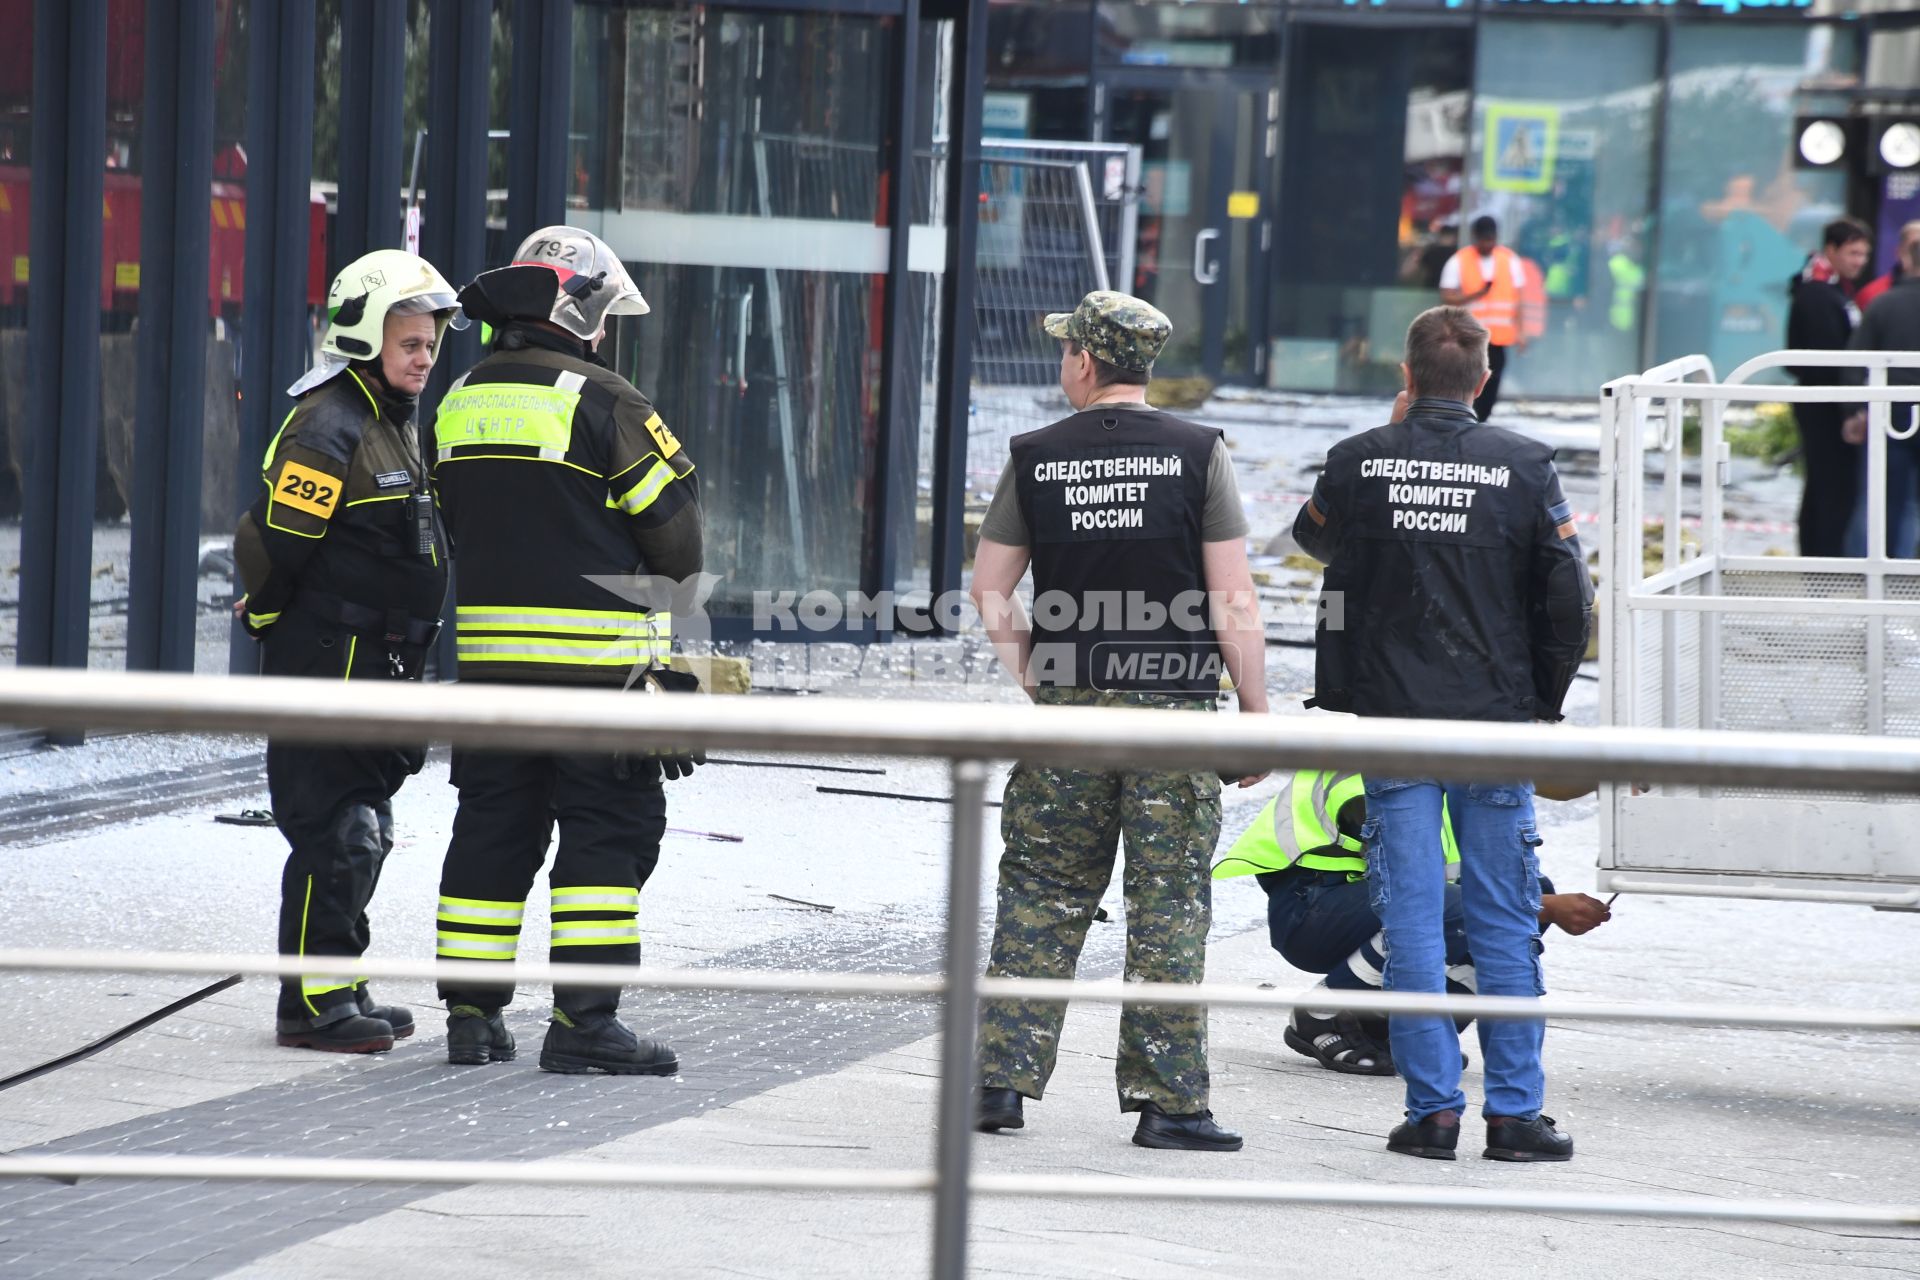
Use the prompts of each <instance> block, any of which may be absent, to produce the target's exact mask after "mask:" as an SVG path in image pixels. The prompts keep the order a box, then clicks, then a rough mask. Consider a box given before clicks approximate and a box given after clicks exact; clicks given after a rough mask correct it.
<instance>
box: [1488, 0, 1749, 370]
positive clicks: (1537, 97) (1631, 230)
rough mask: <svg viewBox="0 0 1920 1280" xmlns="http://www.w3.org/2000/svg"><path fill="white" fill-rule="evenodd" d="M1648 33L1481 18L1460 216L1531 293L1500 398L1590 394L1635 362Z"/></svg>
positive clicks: (1648, 27)
mask: <svg viewBox="0 0 1920 1280" xmlns="http://www.w3.org/2000/svg"><path fill="white" fill-rule="evenodd" d="M1714 34H1715V38H1716V39H1718V38H1721V33H1720V32H1718V31H1716V32H1715V33H1714ZM1659 36H1660V32H1659V30H1658V28H1657V27H1656V26H1655V25H1653V24H1649V23H1642V22H1620V23H1600V22H1558V23H1542V22H1538V21H1527V20H1525V19H1520V20H1513V19H1489V20H1487V21H1485V22H1483V23H1482V24H1481V27H1480V48H1479V57H1478V60H1477V61H1478V73H1477V76H1478V79H1477V84H1476V96H1475V99H1474V120H1473V150H1472V156H1471V160H1470V162H1469V164H1468V169H1467V183H1468V189H1469V192H1470V195H1469V198H1468V200H1467V202H1466V203H1467V207H1466V209H1465V210H1464V214H1465V216H1466V217H1467V218H1469V219H1471V218H1472V217H1474V216H1477V215H1479V214H1482V213H1486V214H1491V215H1493V216H1494V217H1495V218H1497V219H1498V220H1499V223H1500V239H1501V240H1502V242H1503V243H1505V244H1507V245H1509V246H1511V247H1512V248H1513V249H1514V250H1515V251H1516V252H1518V253H1519V254H1520V256H1521V257H1523V258H1525V259H1527V260H1528V262H1529V263H1531V264H1532V267H1533V269H1534V270H1535V271H1536V272H1537V273H1538V278H1539V279H1540V281H1541V291H1540V292H1541V297H1543V299H1544V306H1541V305H1539V303H1540V301H1541V297H1536V300H1535V301H1536V305H1535V306H1534V307H1531V308H1526V309H1525V310H1526V312H1527V313H1528V326H1529V328H1530V329H1531V330H1532V336H1531V339H1530V341H1529V344H1528V346H1527V349H1526V351H1525V352H1524V353H1522V354H1518V355H1516V356H1514V357H1513V358H1512V359H1511V360H1510V361H1509V362H1508V364H1507V370H1506V377H1505V382H1504V383H1503V390H1502V395H1503V396H1506V397H1508V398H1511V397H1512V396H1513V395H1515V394H1528V393H1531V394H1535V395H1564V396H1588V395H1593V394H1595V393H1597V391H1598V389H1599V387H1600V384H1601V383H1603V382H1605V381H1606V380H1607V379H1609V378H1615V377H1619V376H1621V375H1622V374H1627V373H1632V372H1636V371H1638V370H1639V368H1640V367H1641V362H1642V358H1641V342H1640V338H1641V329H1642V315H1643V312H1644V310H1645V307H1644V306H1643V299H1644V294H1645V290H1646V283H1647V260H1648V254H1647V245H1648V240H1649V237H1648V230H1649V224H1648V214H1649V212H1650V210H1649V208H1648V201H1649V194H1650V192H1651V190H1652V178H1653V172H1652V170H1653V130H1654V104H1655V100H1656V98H1657V96H1658V82H1657V66H1658V42H1659Z"/></svg>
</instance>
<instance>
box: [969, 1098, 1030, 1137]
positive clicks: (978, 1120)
mask: <svg viewBox="0 0 1920 1280" xmlns="http://www.w3.org/2000/svg"><path fill="white" fill-rule="evenodd" d="M1022 1102H1023V1099H1022V1098H1021V1097H1020V1091H1019V1090H1018V1089H982V1090H981V1091H980V1097H979V1101H978V1103H977V1105H976V1106H975V1108H974V1112H973V1127H974V1128H975V1129H977V1130H979V1131H980V1132H981V1133H998V1132H999V1131H1000V1130H1002V1129H1024V1128H1026V1127H1027V1118H1026V1116H1025V1115H1024V1114H1022V1113H1021V1110H1020V1107H1021V1104H1022Z"/></svg>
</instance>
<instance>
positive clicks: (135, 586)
mask: <svg viewBox="0 0 1920 1280" xmlns="http://www.w3.org/2000/svg"><path fill="white" fill-rule="evenodd" d="M213 27H214V0H147V28H146V39H147V49H146V104H145V116H146V118H145V120H144V121H143V130H144V143H143V146H142V149H141V150H142V154H141V163H140V181H141V189H142V191H141V196H142V203H141V212H140V264H141V266H140V331H139V334H138V337H137V342H138V353H137V359H138V364H137V366H136V380H137V389H136V391H135V395H134V405H135V410H134V415H135V416H134V441H133V482H132V495H131V496H132V502H131V504H130V506H131V508H132V520H133V560H132V566H131V571H130V575H129V576H130V590H129V601H128V619H127V668H128V670H131V671H184V672H191V671H192V670H193V664H194V640H195V630H196V626H197V623H198V613H199V581H200V553H199V548H200V463H201V451H202V444H203V437H204V433H205V418H206V413H205V396H206V365H207V328H208V312H207V259H208V255H209V251H210V248H211V242H212V232H211V230H210V218H211V212H212V211H211V209H210V207H209V203H210V200H211V192H212V184H213V81H214V73H213V44H214V41H213Z"/></svg>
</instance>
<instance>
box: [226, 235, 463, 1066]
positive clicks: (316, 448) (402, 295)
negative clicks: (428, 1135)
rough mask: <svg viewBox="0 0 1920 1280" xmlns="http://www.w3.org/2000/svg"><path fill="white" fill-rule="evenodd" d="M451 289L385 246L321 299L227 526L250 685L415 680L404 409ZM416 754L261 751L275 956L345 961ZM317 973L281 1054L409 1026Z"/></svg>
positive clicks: (409, 456)
mask: <svg viewBox="0 0 1920 1280" xmlns="http://www.w3.org/2000/svg"><path fill="white" fill-rule="evenodd" d="M454 321H457V322H458V323H460V324H461V325H462V327H464V324H465V322H464V320H458V312H457V311H456V302H455V298H454V292H453V286H452V285H450V284H448V283H447V281H446V280H444V279H442V278H441V275H440V273H439V272H438V271H435V270H434V269H433V267H432V266H430V265H429V264H428V263H427V262H426V261H425V260H424V259H421V258H417V257H415V256H414V255H413V254H410V253H403V252H401V251H400V250H398V249H383V250H379V251H377V252H374V253H370V254H368V255H366V256H365V257H363V258H360V259H358V260H356V261H355V262H353V263H351V264H349V265H348V266H347V268H346V269H345V270H343V271H342V272H341V273H340V274H339V276H338V277H337V278H335V280H334V282H333V287H332V288H331V289H330V290H329V291H328V293H327V331H326V334H325V336H324V337H323V338H322V340H321V344H320V352H321V354H320V360H319V363H317V364H316V365H314V367H313V368H312V369H311V370H309V371H308V372H307V374H306V375H305V376H304V377H302V378H301V379H300V380H299V381H298V382H296V383H294V384H293V386H291V387H289V388H288V394H289V395H292V396H294V397H296V398H297V400H298V403H296V404H295V405H294V408H293V412H292V413H290V414H288V415H287V419H286V421H285V422H284V423H283V424H282V425H281V427H280V431H279V434H277V435H276V436H274V438H273V442H272V443H271V444H270V445H268V446H267V454H266V458H265V460H264V462H263V463H262V478H263V479H264V480H265V482H266V483H265V488H264V492H262V493H261V495H260V497H259V499H258V500H257V501H256V502H255V503H254V504H253V506H252V508H251V509H250V510H248V511H247V513H246V514H245V515H243V516H242V517H241V518H240V527H239V529H238V531H237V532H236V533H235V534H234V558H235V560H236V561H237V562H238V564H239V569H240V577H241V581H242V583H243V584H244V586H245V587H246V594H245V595H244V596H242V597H241V599H240V601H239V602H238V603H237V604H236V605H235V606H234V612H235V613H236V614H237V615H238V616H239V617H240V619H241V621H242V623H243V624H244V625H245V626H246V629H247V632H248V634H250V635H252V636H253V637H254V638H255V639H257V640H259V641H260V642H261V664H260V667H261V671H262V673H263V674H266V675H273V676H306V677H311V678H314V679H321V680H342V679H345V680H418V679H420V677H421V673H422V671H423V669H424V667H425V662H426V654H427V649H428V646H429V645H431V644H432V643H433V639H434V636H435V634H436V633H437V632H438V630H439V626H440V606H441V604H442V602H443V601H444V599H445V596H446V589H447V551H446V544H445V541H444V540H443V538H442V536H441V528H440V524H439V521H438V518H437V517H436V515H435V512H434V503H433V494H432V490H431V488H430V487H429V479H428V476H427V470H426V467H425V465H424V464H423V462H422V460H421V457H420V451H419V446H418V443H417V440H416V437H415V434H414V430H413V414H414V407H415V403H416V400H417V398H418V396H419V395H420V391H421V388H423V387H424V386H425V385H426V381H427V374H428V372H429V371H431V370H432V368H433V360H434V355H435V353H436V352H437V351H438V350H439V347H440V339H441V337H442V335H444V334H445V332H446V328H447V325H448V323H449V322H454ZM425 758H426V752H425V749H424V748H405V749H402V748H396V747H314V746H307V745H304V744H300V743H286V742H277V741H272V740H269V741H268V743H267V787H268V790H269V792H270V794H271V795H272V797H273V816H274V822H275V824H276V825H277V826H278V827H279V828H280V832H281V834H282V835H284V836H286V838H287V843H288V845H290V846H291V852H290V853H289V854H288V856H287V864H286V869H285V871H284V872H283V874H282V876H281V882H280V952H281V954H282V955H297V956H301V957H306V956H315V957H328V958H332V957H341V958H343V959H351V958H352V957H356V956H359V955H361V954H363V953H364V952H365V951H366V949H367V941H368V930H367V916H366V908H367V903H368V901H369V900H370V899H371V898H372V897H373V890H374V886H375V885H376V884H377V883H378V882H379V879H380V866H381V863H382V862H383V861H384V860H385V858H386V856H387V854H388V853H389V852H390V851H391V850H392V848H393V810H392V807H391V803H390V802H391V800H392V798H393V795H394V793H395V792H396V791H398V790H399V789H400V784H401V783H403V782H404V781H406V779H407V777H408V776H409V775H411V774H414V773H418V772H419V771H420V766H421V764H422V763H423V762H424V761H425ZM347 967H348V966H345V965H342V966H339V968H334V967H332V966H329V967H328V968H327V969H325V970H322V971H317V972H309V973H303V974H302V975H301V976H300V977H299V978H298V979H294V978H288V979H285V980H283V981H282V983H281V986H280V1003H279V1011H278V1026H277V1032H278V1035H277V1039H278V1042H279V1043H280V1044H283V1045H289V1046H294V1047H298V1048H306V1049H323V1050H328V1051H330V1052H334V1053H377V1052H380V1051H382V1050H386V1049H391V1048H392V1047H393V1042H394V1040H395V1038H396V1037H400V1038H404V1037H406V1036H410V1035H412V1034H413V1015H412V1014H411V1013H409V1012H408V1011H407V1010H406V1009H404V1008H401V1007H400V1006H397V1005H376V1004H375V1003H374V1002H373V1000H372V998H371V997H370V996H369V995H368V994H367V986H366V981H365V980H364V979H362V978H359V977H356V976H354V975H353V974H351V973H348V972H343V971H342V970H344V969H345V968H347Z"/></svg>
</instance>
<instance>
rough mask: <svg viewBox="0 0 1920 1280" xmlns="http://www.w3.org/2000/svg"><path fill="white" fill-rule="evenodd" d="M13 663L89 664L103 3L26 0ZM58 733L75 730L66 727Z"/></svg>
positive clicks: (103, 125) (103, 141)
mask: <svg viewBox="0 0 1920 1280" xmlns="http://www.w3.org/2000/svg"><path fill="white" fill-rule="evenodd" d="M33 19H34V21H33V161H34V163H33V195H32V213H31V224H30V230H29V234H30V236H31V253H32V257H33V265H32V277H31V279H30V280H29V282H28V295H27V365H28V379H29V381H28V384H27V419H28V422H29V423H30V424H31V428H30V430H31V435H30V436H29V438H28V441H27V444H28V446H29V447H28V449H27V451H26V456H25V457H24V458H23V459H22V462H23V467H22V470H23V472H24V474H23V475H22V477H21V479H22V484H21V530H20V632H19V651H18V652H19V659H18V660H19V664H20V665H21V666H43V667H45V666H51V667H84V666H86V665H87V647H88V628H89V622H88V613H89V603H90V595H91V591H92V584H93V516H94V483H95V476H96V468H97V467H98V465H99V457H100V256H101V253H100V250H101V224H102V220H103V216H102V202H103V201H104V199H105V194H106V193H105V160H104V157H105V155H106V151H107V4H106V0H36V3H35V4H34V11H33ZM68 741H75V742H77V741H79V735H77V734H76V735H73V736H72V737H71V738H69V739H68Z"/></svg>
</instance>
